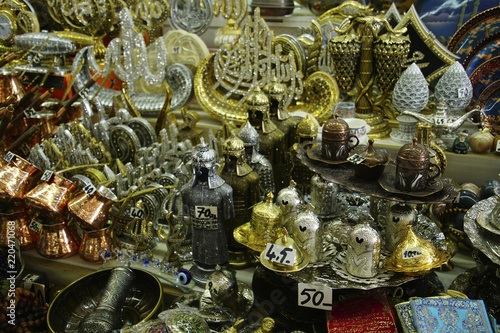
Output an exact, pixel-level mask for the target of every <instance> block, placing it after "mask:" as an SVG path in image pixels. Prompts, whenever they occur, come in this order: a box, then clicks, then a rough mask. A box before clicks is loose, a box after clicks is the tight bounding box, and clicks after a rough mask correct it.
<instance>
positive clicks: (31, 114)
mask: <svg viewBox="0 0 500 333" xmlns="http://www.w3.org/2000/svg"><path fill="white" fill-rule="evenodd" d="M24 115H25V116H26V118H35V116H36V111H35V109H34V108H29V109H26V110H24Z"/></svg>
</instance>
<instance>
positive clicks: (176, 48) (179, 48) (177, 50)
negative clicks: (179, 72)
mask: <svg viewBox="0 0 500 333" xmlns="http://www.w3.org/2000/svg"><path fill="white" fill-rule="evenodd" d="M181 51H182V50H181V47H180V46H174V47H172V53H173V54H179V53H181Z"/></svg>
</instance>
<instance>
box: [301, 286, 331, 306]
mask: <svg viewBox="0 0 500 333" xmlns="http://www.w3.org/2000/svg"><path fill="white" fill-rule="evenodd" d="M298 293H299V297H298V299H299V304H298V305H299V306H304V307H308V308H314V309H320V310H331V309H332V304H333V302H332V298H333V290H332V289H331V288H328V287H326V286H317V285H314V284H307V283H302V282H299V288H298Z"/></svg>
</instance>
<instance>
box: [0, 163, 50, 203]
mask: <svg viewBox="0 0 500 333" xmlns="http://www.w3.org/2000/svg"><path fill="white" fill-rule="evenodd" d="M41 176H42V171H41V170H40V169H38V168H37V167H36V166H34V165H33V164H31V163H29V162H28V161H26V160H24V159H23V158H21V157H19V156H17V155H16V156H14V158H13V159H12V160H11V161H10V162H9V163H8V164H7V165H5V166H4V167H3V168H2V169H0V198H3V199H7V198H14V199H24V197H25V195H26V193H27V192H28V191H29V190H31V189H32V188H33V186H35V183H36V182H37V181H38V180H39V179H40V177H41Z"/></svg>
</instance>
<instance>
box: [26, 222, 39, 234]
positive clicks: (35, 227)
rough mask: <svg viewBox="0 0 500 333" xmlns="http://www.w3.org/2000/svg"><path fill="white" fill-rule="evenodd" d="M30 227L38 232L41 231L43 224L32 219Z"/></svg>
mask: <svg viewBox="0 0 500 333" xmlns="http://www.w3.org/2000/svg"><path fill="white" fill-rule="evenodd" d="M28 227H29V228H30V229H31V230H33V231H34V232H36V233H39V232H40V230H42V224H41V223H40V222H38V221H36V220H32V221H31V222H30V225H29V226H28Z"/></svg>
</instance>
